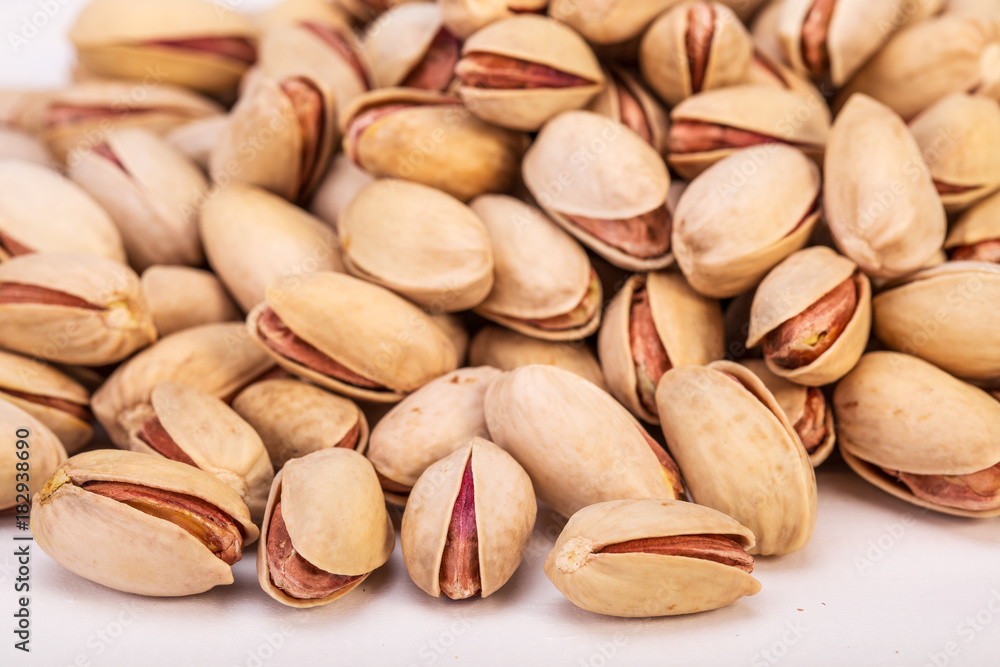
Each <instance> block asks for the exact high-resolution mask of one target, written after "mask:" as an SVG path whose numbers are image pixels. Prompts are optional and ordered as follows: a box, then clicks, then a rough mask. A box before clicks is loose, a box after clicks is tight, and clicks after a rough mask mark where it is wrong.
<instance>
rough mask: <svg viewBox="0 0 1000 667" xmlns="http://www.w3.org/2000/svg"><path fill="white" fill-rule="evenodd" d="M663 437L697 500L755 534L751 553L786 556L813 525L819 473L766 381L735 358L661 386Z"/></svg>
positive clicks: (686, 371) (682, 370)
mask: <svg viewBox="0 0 1000 667" xmlns="http://www.w3.org/2000/svg"><path fill="white" fill-rule="evenodd" d="M656 404H657V407H658V408H659V413H660V424H661V426H662V428H663V434H664V436H665V437H666V439H667V442H668V443H670V451H671V452H672V453H673V454H674V455H675V456H676V457H677V463H678V465H679V466H680V468H681V472H682V473H683V475H684V480H685V482H687V485H688V490H689V491H690V492H691V498H692V499H693V500H694V502H696V503H699V504H701V505H706V506H708V507H711V508H713V509H716V510H719V511H720V512H725V513H726V514H729V515H730V516H732V517H733V518H734V519H736V520H737V521H739V522H740V523H742V524H743V525H745V526H746V527H747V528H749V529H750V530H752V531H753V533H754V535H755V536H756V538H757V544H756V546H755V547H754V548H753V549H752V550H751V553H759V554H762V555H765V556H766V555H782V554H789V553H793V552H795V551H798V550H799V549H802V548H803V547H804V546H806V544H808V542H809V540H810V538H811V537H812V534H813V529H814V528H815V526H816V476H815V475H814V474H813V468H812V465H811V464H810V463H809V457H808V456H807V455H806V450H805V448H804V447H803V446H802V443H801V442H800V441H799V436H798V435H797V434H796V432H795V429H794V428H793V427H792V424H791V423H789V420H788V417H787V416H786V415H785V413H784V411H783V410H782V409H781V406H779V405H778V402H777V401H776V400H775V398H774V396H773V395H772V394H771V392H769V391H768V390H767V388H766V387H765V386H764V383H763V382H761V381H760V380H759V379H758V378H757V376H756V375H754V374H753V373H752V372H751V371H750V370H749V369H747V368H744V367H743V366H740V365H739V364H735V363H733V362H730V361H715V362H712V363H711V364H709V365H708V366H707V367H702V366H681V367H679V368H674V369H672V370H670V371H668V372H667V373H666V375H664V376H663V379H661V380H660V385H659V387H658V388H657V390H656Z"/></svg>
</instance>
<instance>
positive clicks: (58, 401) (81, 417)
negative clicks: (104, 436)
mask: <svg viewBox="0 0 1000 667" xmlns="http://www.w3.org/2000/svg"><path fill="white" fill-rule="evenodd" d="M0 399H3V400H5V401H8V402H10V403H12V404H13V405H15V406H17V407H19V408H21V409H22V410H24V411H25V412H27V413H28V414H29V415H31V416H32V417H34V418H35V419H37V420H38V421H40V422H41V423H42V424H44V425H45V426H47V427H48V428H49V429H50V430H51V431H52V433H54V434H55V435H56V437H57V438H59V440H60V442H62V444H63V445H64V446H65V447H66V451H67V452H70V453H72V452H75V451H76V450H78V449H80V448H81V447H83V446H84V445H85V444H87V443H88V442H90V438H91V437H92V436H93V433H94V431H93V429H92V428H91V426H90V392H89V391H87V389H86V388H84V387H83V385H81V384H80V383H78V382H76V381H75V380H73V379H72V378H71V377H69V376H68V375H66V374H65V373H63V372H61V371H59V370H58V369H56V368H53V367H52V365H51V364H47V363H44V362H41V361H38V360H36V359H30V358H28V357H22V356H20V355H17V354H11V353H9V352H3V351H0ZM14 430H16V429H14ZM10 432H11V433H13V430H11V431H10ZM45 476H47V475H39V478H40V479H41V478H44V477H45Z"/></svg>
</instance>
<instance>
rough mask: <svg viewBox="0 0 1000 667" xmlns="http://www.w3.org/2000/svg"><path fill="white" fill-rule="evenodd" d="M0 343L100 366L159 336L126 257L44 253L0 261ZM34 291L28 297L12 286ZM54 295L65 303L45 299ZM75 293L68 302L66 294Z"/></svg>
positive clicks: (54, 358) (55, 358) (69, 361)
mask: <svg viewBox="0 0 1000 667" xmlns="http://www.w3.org/2000/svg"><path fill="white" fill-rule="evenodd" d="M4 286H13V287H12V289H13V290H15V297H14V298H13V299H12V300H6V299H3V298H2V297H0V347H4V348H6V349H8V350H10V351H12V352H20V353H22V354H26V355H30V356H34V357H38V358H41V359H47V360H49V361H57V362H61V363H66V364H81V365H86V366H103V365H105V364H111V363H114V362H116V361H121V360H122V359H124V358H126V357H128V356H129V355H130V354H132V353H133V352H135V351H136V350H139V349H141V348H143V347H146V346H147V345H149V344H151V343H152V342H154V341H155V340H156V327H154V326H153V318H152V316H151V315H150V312H149V306H148V305H147V304H146V298H145V297H144V296H143V295H142V289H141V288H140V286H139V276H137V275H136V274H135V272H134V271H132V269H130V268H128V267H127V266H125V265H124V264H119V263H118V262H114V261H112V260H110V259H106V258H104V257H100V256H98V255H85V254H76V253H41V254H31V255H21V256H19V257H14V258H13V259H10V260H8V261H6V262H4V263H3V264H0V287H4ZM24 289H30V290H38V291H44V292H42V293H38V294H35V295H34V296H32V295H29V296H28V298H27V300H21V299H19V298H18V297H17V296H16V291H17V290H24ZM51 297H56V298H58V299H63V300H64V301H63V302H62V303H58V301H57V302H55V303H47V302H46V299H49V298H51ZM66 299H71V300H76V303H67V302H66V301H65V300H66Z"/></svg>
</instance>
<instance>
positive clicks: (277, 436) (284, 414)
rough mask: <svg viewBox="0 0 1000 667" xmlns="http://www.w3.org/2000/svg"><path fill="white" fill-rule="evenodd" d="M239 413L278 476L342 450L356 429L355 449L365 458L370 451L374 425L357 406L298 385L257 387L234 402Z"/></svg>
mask: <svg viewBox="0 0 1000 667" xmlns="http://www.w3.org/2000/svg"><path fill="white" fill-rule="evenodd" d="M233 410H236V412H237V413H239V415H240V416H241V417H243V419H245V420H246V421H247V423H248V424H250V425H251V426H252V427H253V428H254V430H256V431H257V433H258V434H259V435H260V438H261V440H263V441H264V447H266V448H267V452H268V454H269V455H270V457H271V464H272V465H273V466H274V469H275V470H280V469H281V467H282V466H284V465H285V464H286V463H287V462H288V461H290V460H291V459H297V458H301V457H303V456H306V455H307V454H311V453H313V452H315V451H319V450H321V449H328V448H330V447H336V446H338V444H339V443H340V442H341V441H342V440H343V439H344V437H345V436H346V435H347V434H348V433H349V432H350V431H351V430H352V429H354V428H357V429H358V437H357V442H356V444H355V446H354V447H353V449H354V450H355V451H356V452H358V453H361V454H363V453H364V451H365V448H366V447H367V446H368V421H367V420H366V419H365V415H364V413H363V412H361V409H360V408H358V406H357V405H356V404H355V403H354V402H353V401H351V400H349V399H346V398H343V397H342V396H337V395H336V394H331V393H330V392H328V391H323V390H322V389H320V388H319V387H314V386H312V385H309V384H306V383H305V382H300V381H298V380H291V379H280V380H264V381H263V382H255V383H254V384H252V385H250V386H249V387H247V388H246V389H244V390H243V391H242V392H240V394H239V395H238V396H237V397H236V398H235V399H233Z"/></svg>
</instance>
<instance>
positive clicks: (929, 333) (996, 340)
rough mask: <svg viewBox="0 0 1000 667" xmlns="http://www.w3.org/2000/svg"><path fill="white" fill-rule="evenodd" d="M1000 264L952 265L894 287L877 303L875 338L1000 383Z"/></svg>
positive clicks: (956, 372)
mask: <svg viewBox="0 0 1000 667" xmlns="http://www.w3.org/2000/svg"><path fill="white" fill-rule="evenodd" d="M998 300H1000V266H998V265H996V264H989V263H986V262H948V263H946V264H942V265H941V266H938V267H935V268H932V269H926V270H924V271H920V272H919V273H916V274H913V275H912V276H909V277H907V278H906V279H905V280H904V281H902V282H900V283H898V284H893V285H891V286H890V287H889V288H888V289H886V290H884V291H882V292H880V293H879V295H878V296H876V297H875V299H874V301H873V302H872V303H873V305H874V307H875V335H876V336H878V339H879V340H881V341H882V342H883V343H885V344H886V345H887V346H888V347H889V348H891V349H893V350H899V351H900V352H905V353H907V354H912V355H915V356H918V357H920V358H922V359H925V360H927V361H929V362H931V363H933V364H934V365H935V366H938V367H940V368H942V369H944V370H945V371H947V372H949V373H951V374H952V375H956V376H958V377H962V378H966V379H969V380H977V381H991V380H997V379H1000V321H998V317H997V309H996V304H997V302H998Z"/></svg>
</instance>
